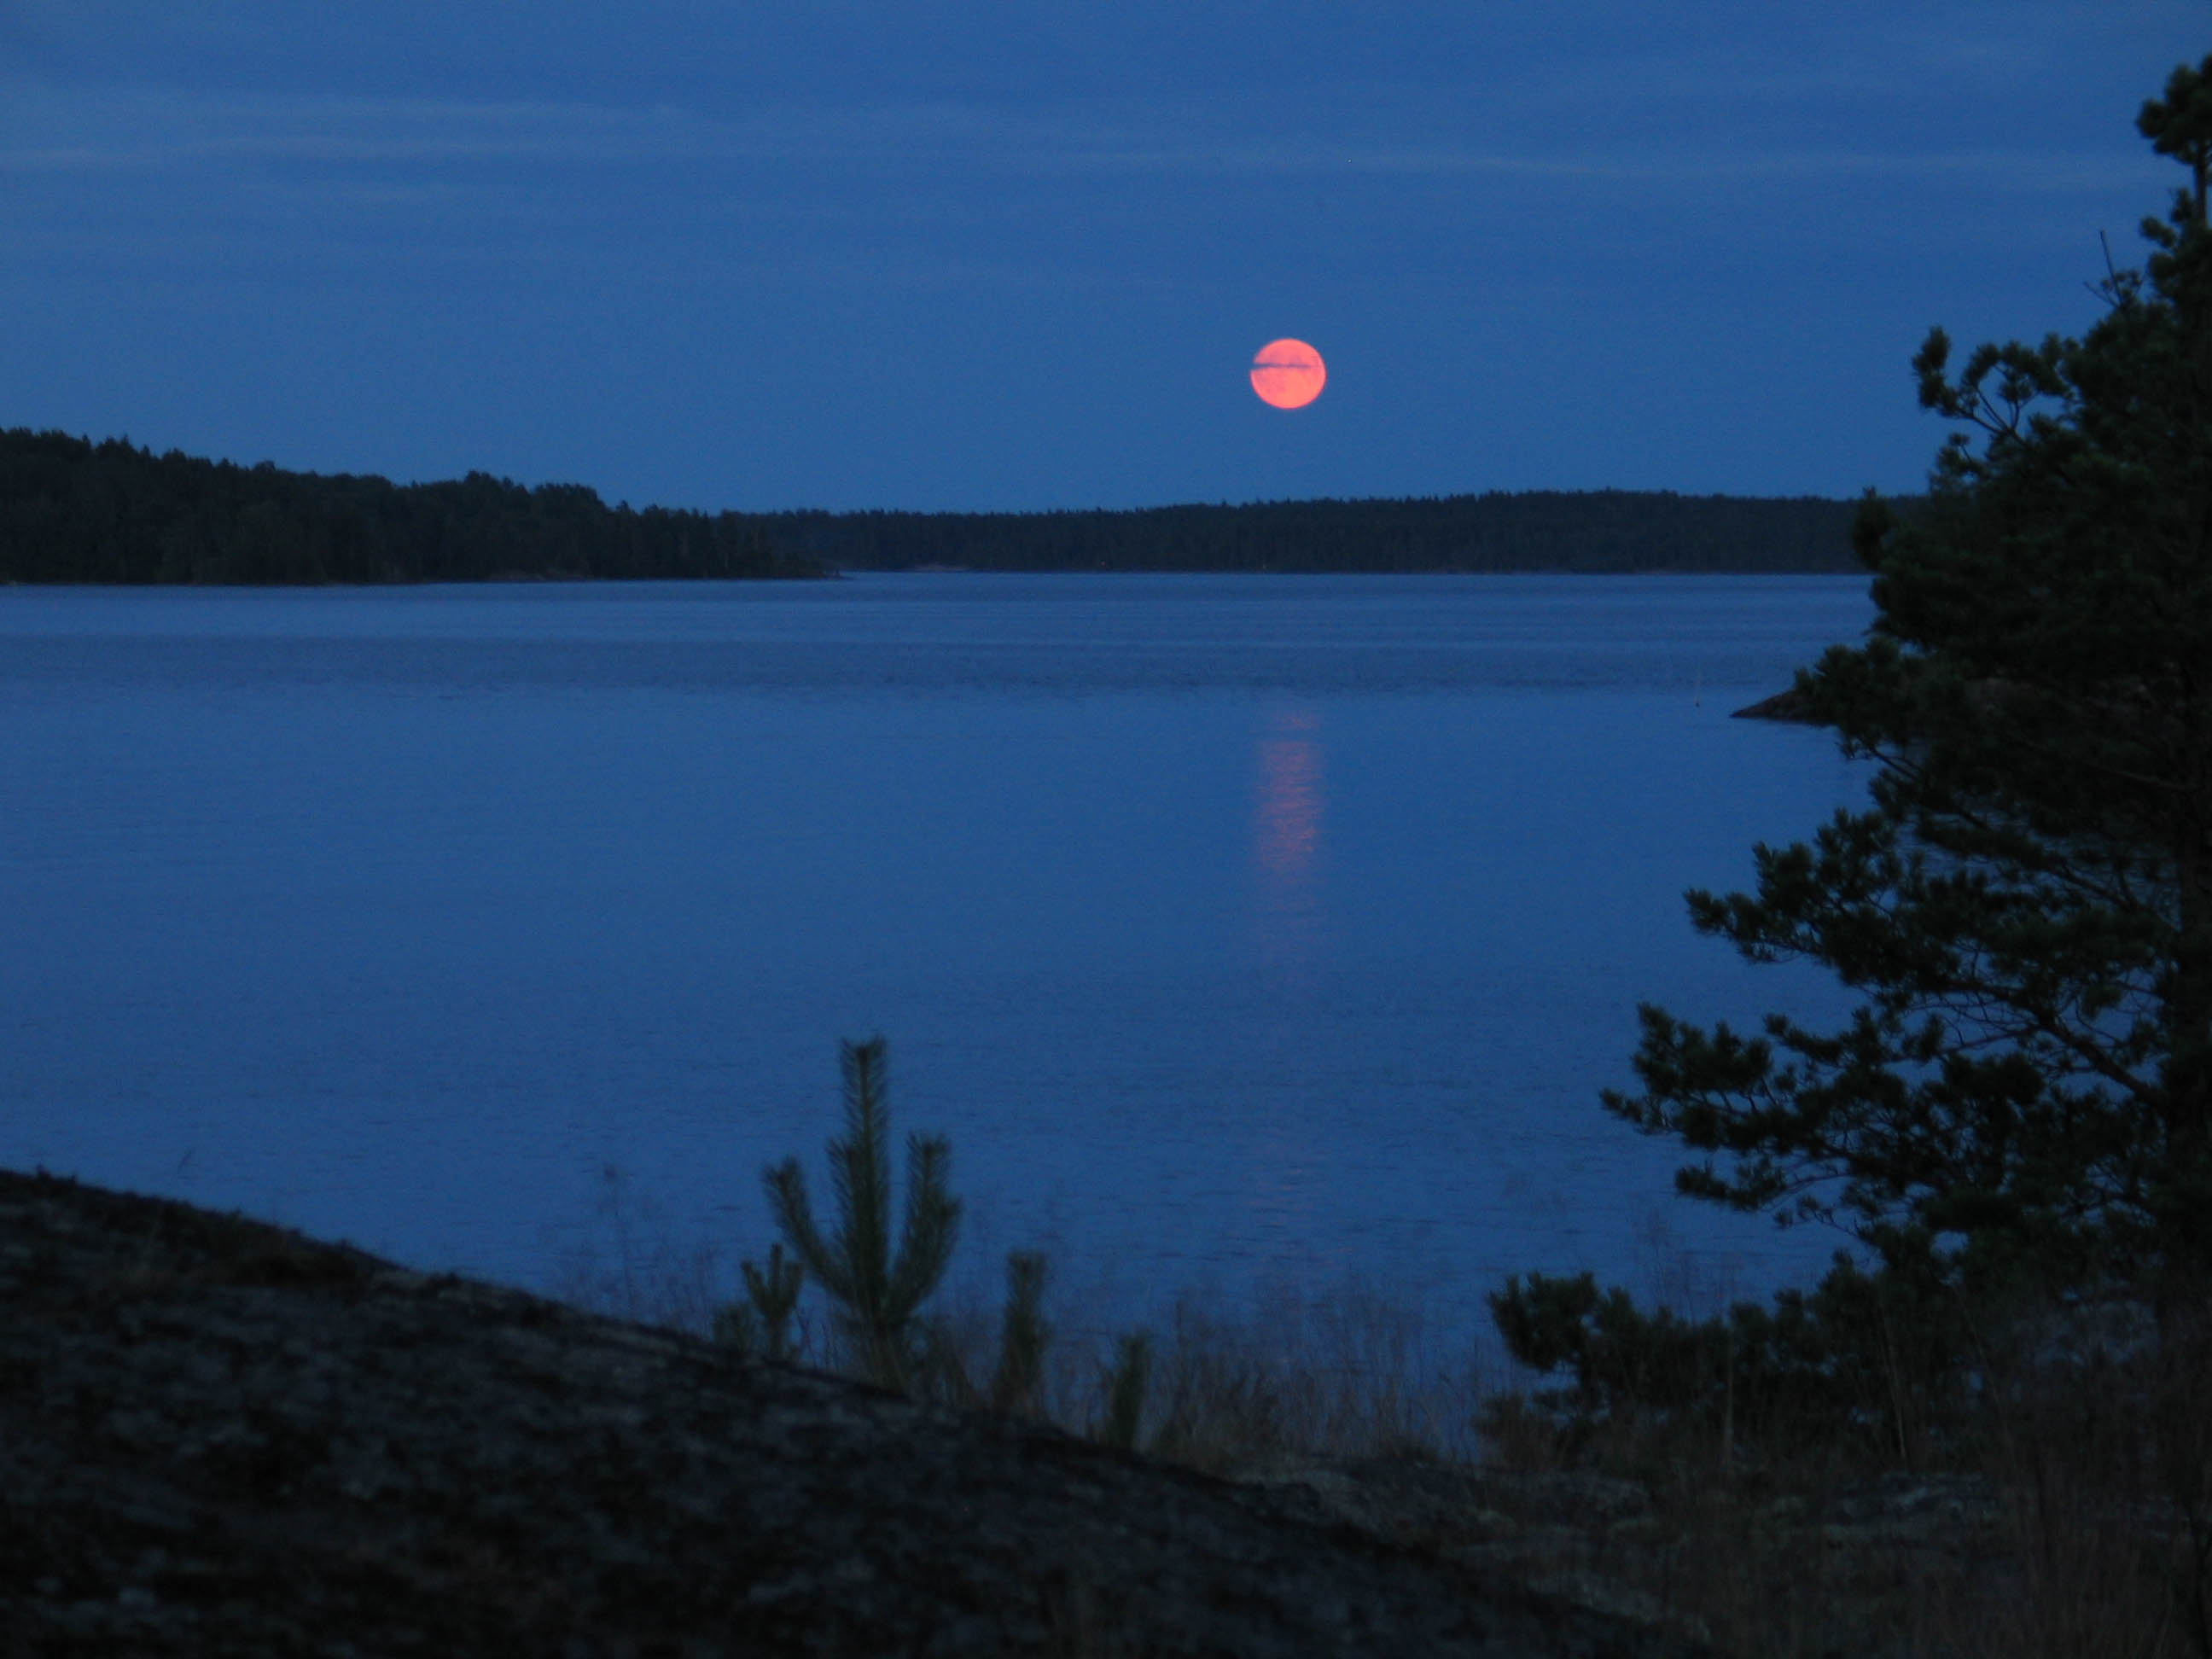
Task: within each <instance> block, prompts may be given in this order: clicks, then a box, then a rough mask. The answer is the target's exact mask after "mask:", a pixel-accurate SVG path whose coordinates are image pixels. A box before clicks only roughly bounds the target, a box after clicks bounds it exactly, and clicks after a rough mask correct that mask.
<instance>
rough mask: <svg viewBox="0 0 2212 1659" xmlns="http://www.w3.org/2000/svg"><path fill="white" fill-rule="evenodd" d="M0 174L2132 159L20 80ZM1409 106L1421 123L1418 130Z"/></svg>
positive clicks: (1231, 114)
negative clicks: (1545, 142) (1556, 141)
mask: <svg viewBox="0 0 2212 1659" xmlns="http://www.w3.org/2000/svg"><path fill="white" fill-rule="evenodd" d="M9 104H10V105H11V106H12V109H11V114H12V117H13V118H12V119H11V121H10V123H9V132H8V133H7V135H6V136H5V137H0V168H4V169H6V170H8V171H10V172H15V173H80V174H94V173H146V172H177V171H193V170H216V171H220V170H222V169H223V168H225V167H236V166H240V165H263V166H279V167H297V168H301V169H305V170H308V171H313V170H314V169H316V168H331V169H359V168H364V167H373V168H380V169H386V170H391V171H395V172H406V171H410V170H422V171H428V170H434V169H440V168H452V167H508V168H516V169H520V170H522V171H523V172H525V173H527V172H529V171H530V170H532V169H562V168H568V167H654V166H668V167H677V166H685V167H697V166H701V165H705V166H710V167H731V168H744V169H766V170H770V171H774V170H788V171H791V172H794V173H815V172H829V173H839V174H844V175H848V176H852V177H856V178H865V177H868V176H871V175H873V176H880V177H884V178H897V179H937V180H940V181H945V182H954V181H957V180H960V179H973V180H978V181H990V180H1009V179H1040V180H1048V179H1074V178H1088V179H1102V180H1105V179H1145V178H1162V179H1165V178H1173V179H1230V178H1238V179H1279V180H1304V181H1312V182H1315V183H1327V182H1329V181H1333V180H1341V181H1347V182H1349V181H1358V180H1365V179H1438V180H1452V179H1480V178H1496V179H1533V180H1545V179H1559V180H1589V181H1607V180H1610V181H1617V182H1620V183H1634V184H1641V185H1663V184H1668V183H1674V184H1680V185H1714V184H1722V185H1725V184H1729V183H1737V182H1743V183H1751V182H1758V181H1765V180H1789V179H1820V178H1835V179H1844V178H1869V177H1912V178H1923V179H1924V178H1935V177H1943V176H1951V177H1957V178H1960V179H1968V178H1974V179H1984V180H1985V181H1988V182H1990V183H1993V184H1996V185H2002V186H2004V187H2006V188H2008V189H2011V190H2016V191H2017V190H2037V191H2061V192H2071V191H2083V190H2101V189H2109V188H2114V187H2125V186H2128V185H2135V184H2136V183H2138V182H2139V181H2140V180H2141V179H2143V178H2144V177H2145V176H2146V173H2147V171H2148V168H2147V167H2146V165H2145V164H2144V163H2143V162H2142V161H2141V159H2140V158H2136V157H2127V158H2123V157H2121V156H2118V155H2109V154H2099V153H2081V152H2065V151H2061V152H2049V151H2033V150H2021V149H2004V150H1970V149H1947V150H1942V151H1929V152H1914V151H1911V150H1909V149H1855V148H1845V147H1837V148H1821V147H1818V146H1796V147H1790V148H1775V149H1757V148H1749V147H1746V146H1744V145H1742V144H1735V143H1731V144H1728V145H1725V146H1719V145H1715V146H1710V147H1708V146H1700V145H1693V144H1680V145H1677V146H1674V147H1672V148H1658V149H1655V148H1654V147H1653V146H1651V145H1650V143H1643V142H1630V141H1628V140H1622V141H1620V142H1618V143H1604V144H1596V145H1591V146H1589V147H1586V148H1578V149H1567V148H1556V149H1549V148H1546V147H1543V146H1541V144H1534V143H1515V144H1512V145H1505V144H1499V143H1481V142H1470V141H1468V140H1465V139H1459V138H1453V137H1439V136H1437V135H1435V134H1433V133H1425V132H1421V131H1411V132H1406V133H1402V134H1396V135H1393V134H1376V133H1375V132H1373V131H1371V130H1370V131H1355V132H1347V133H1346V135H1345V136H1343V137H1340V138H1338V139H1335V140H1334V141H1332V140H1329V139H1326V138H1324V139H1321V140H1316V139H1313V138H1311V137H1303V136H1284V135H1280V134H1278V133H1276V132H1273V131H1268V130H1267V128H1266V126H1265V124H1264V121H1263V120H1262V119H1261V113H1260V112H1259V109H1258V106H1255V110H1254V111H1251V112H1247V111H1241V110H1238V109H1237V108H1235V107H1233V106H1228V105H1226V104H1225V100H1212V101H1210V102H1208V103H1206V104H1204V105H1198V104H1166V103H1163V104H1153V105H1145V104H1141V103H1127V104H1119V105H1102V104H1091V105H1075V104H1071V105H1062V106H1050V107H1048V108H1045V109H1042V110H1026V109H1007V108H1002V107H994V106H984V105H978V104H963V103H957V102H950V101H945V102H906V103H877V104H862V105H848V106H829V105H823V104H819V103H805V104H787V105H777V106H763V107H759V108H756V109H755V110H753V111H750V112H747V113H746V114H744V116H742V117H738V118H726V117H715V116H709V115H704V114H702V113H699V112H695V111H689V110H684V109H678V108H672V107H666V106H653V107H645V108H629V107H621V106H600V105H590V104H578V103H534V102H512V103H502V102H461V101H454V100H370V99H361V98H336V97H325V98H307V97H255V98H240V97H235V96H215V95H209V94H182V93H176V92H169V91H158V92H138V93H124V92H120V91H114V90H110V91H106V92H103V93H100V94H94V95H87V94H84V93H83V92H82V91H81V90H77V91H71V92H70V93H69V94H63V93H62V92H61V91H60V90H59V89H57V88H22V87H21V86H20V85H19V86H18V87H16V88H13V89H12V91H11V95H10V96H9ZM1419 120H1420V113H1419V112H1418V111H1417V112H1414V113H1413V115H1412V116H1411V117H1410V118H1408V124H1409V125H1416V126H1418V125H1419Z"/></svg>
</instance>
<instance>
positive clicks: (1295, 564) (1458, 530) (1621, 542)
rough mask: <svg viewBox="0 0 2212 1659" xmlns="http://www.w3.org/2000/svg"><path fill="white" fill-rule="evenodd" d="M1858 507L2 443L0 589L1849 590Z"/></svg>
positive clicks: (8, 436) (77, 442)
mask: <svg viewBox="0 0 2212 1659" xmlns="http://www.w3.org/2000/svg"><path fill="white" fill-rule="evenodd" d="M1856 510H1857V504H1856V503H1855V502H1852V501H1832V500H1828V499H1826V498H1824V497H1820V496H1796V497H1790V498H1764V497H1754V496H1741V495H1675V494H1674V493H1673V492H1671V491H1636V490H1620V489H1603V490H1589V491H1579V492H1565V491H1531V492H1527V493H1523V494H1518V495H1506V494H1501V493H1497V492H1492V493H1491V494H1488V495H1444V496H1432V497H1422V498H1417V499H1410V500H1409V499H1398V500H1365V501H1261V502H1255V503H1251V504H1249V505H1245V506H1234V507H1232V506H1213V507H1207V506H1185V507H1140V508H1133V509H1124V510H1106V509H1099V510H1095V511H1087V512H1073V511H1071V512H1051V513H898V512H881V511H876V512H863V513H829V512H823V511H803V512H782V513H728V512H726V513H711V514H709V513H699V512H693V511H688V510H675V509H670V508H665V507H644V508H638V509H633V508H632V507H629V505H628V503H623V504H622V505H620V506H617V507H609V506H608V505H607V504H606V503H605V502H604V501H601V500H600V499H599V495H598V494H597V493H596V492H595V491H593V490H592V489H590V488H588V487H586V486H585V485H582V484H553V483H549V484H540V485H538V487H537V488H536V489H530V488H527V487H526V486H524V485H521V484H518V483H513V482H511V481H509V480H507V479H505V478H495V477H490V476H489V475H488V474H486V473H483V472H471V473H470V474H469V475H468V476H467V477H465V478H461V479H459V480H453V481H448V482H445V483H419V484H395V483H392V482H391V481H390V480H388V479H386V478H381V477H375V476H374V475H364V476H356V475H353V474H336V475H325V474H319V473H312V472H289V471H283V470H282V469H280V468H278V467H276V466H274V465H271V464H270V463H269V462H266V461H264V462H262V463H261V464H259V465H256V466H239V465H235V464H234V463H231V462H228V461H212V460H207V459H201V458H199V457H197V456H191V455H185V454H183V453H179V452H178V451H175V450H171V451H169V452H168V453H166V454H160V455H157V454H155V453H154V452H153V451H152V450H150V449H141V448H137V447H134V446H133V445H132V444H131V442H130V441H128V440H126V439H109V440H106V441H102V442H97V443H95V442H94V441H90V440H89V439H86V438H78V437H72V436H70V435H68V434H66V433H62V432H32V431H29V430H27V429H25V428H15V429H12V430H9V431H5V432H0V582H128V583H156V582H175V583H227V584H257V583H258V584H280V583H281V584H313V583H326V582H345V583H374V582H425V581H484V580H502V579H510V580H511V579H515V578H523V577H544V578H567V579H602V580H611V579H619V580H671V579H699V578H715V579H728V578H736V577H808V576H823V575H829V574H834V573H835V571H836V570H837V569H840V568H846V569H864V570H912V569H917V568H963V569H972V570H1033V571H1049V570H1146V571H1240V570H1251V571H1314V572H1321V571H1339V572H1378V573H1380V572H1420V571H1431V572H1456V571H1468V572H1476V571H1480V572H1498V571H1570V572H1588V573H1591V574H1626V573H1631V572H1641V571H1697V572H1718V573H1734V574H1857V573H1858V572H1859V570H1860V569H1861V567H1860V566H1859V564H1858V562H1857V559H1856V557H1855V556H1854V555H1853V554H1852V552H1851V546H1850V525H1851V520H1852V516H1853V514H1854V513H1855V512H1856Z"/></svg>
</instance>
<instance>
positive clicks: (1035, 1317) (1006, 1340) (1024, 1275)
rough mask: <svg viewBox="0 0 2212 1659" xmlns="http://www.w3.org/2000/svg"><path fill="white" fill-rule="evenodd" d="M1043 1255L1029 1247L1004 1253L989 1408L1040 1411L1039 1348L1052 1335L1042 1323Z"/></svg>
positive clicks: (1021, 1413)
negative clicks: (1001, 1311)
mask: <svg viewBox="0 0 2212 1659" xmlns="http://www.w3.org/2000/svg"><path fill="white" fill-rule="evenodd" d="M1047 1277H1048V1269H1047V1264H1046V1261H1045V1258H1044V1257H1043V1255H1041V1254H1040V1253H1038V1252H1036V1251H1035V1250H1012V1251H1009V1252H1008V1253H1007V1255H1006V1314H1005V1316H1004V1317H1003V1319H1002V1321H1001V1322H1000V1327H999V1364H998V1369H997V1370H995V1371H994V1373H993V1374H992V1377H991V1409H992V1410H994V1411H997V1412H1006V1413H1011V1414H1013V1415H1017V1416H1022V1417H1037V1416H1041V1415H1042V1412H1043V1407H1042V1397H1041V1396H1042V1388H1043V1383H1044V1351H1045V1346H1046V1345H1047V1344H1048V1343H1049V1342H1050V1341H1051V1340H1052V1327H1051V1326H1050V1325H1048V1324H1047V1323H1046V1322H1045V1317H1044V1308H1043V1304H1044V1287H1045V1280H1046V1278H1047Z"/></svg>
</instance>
